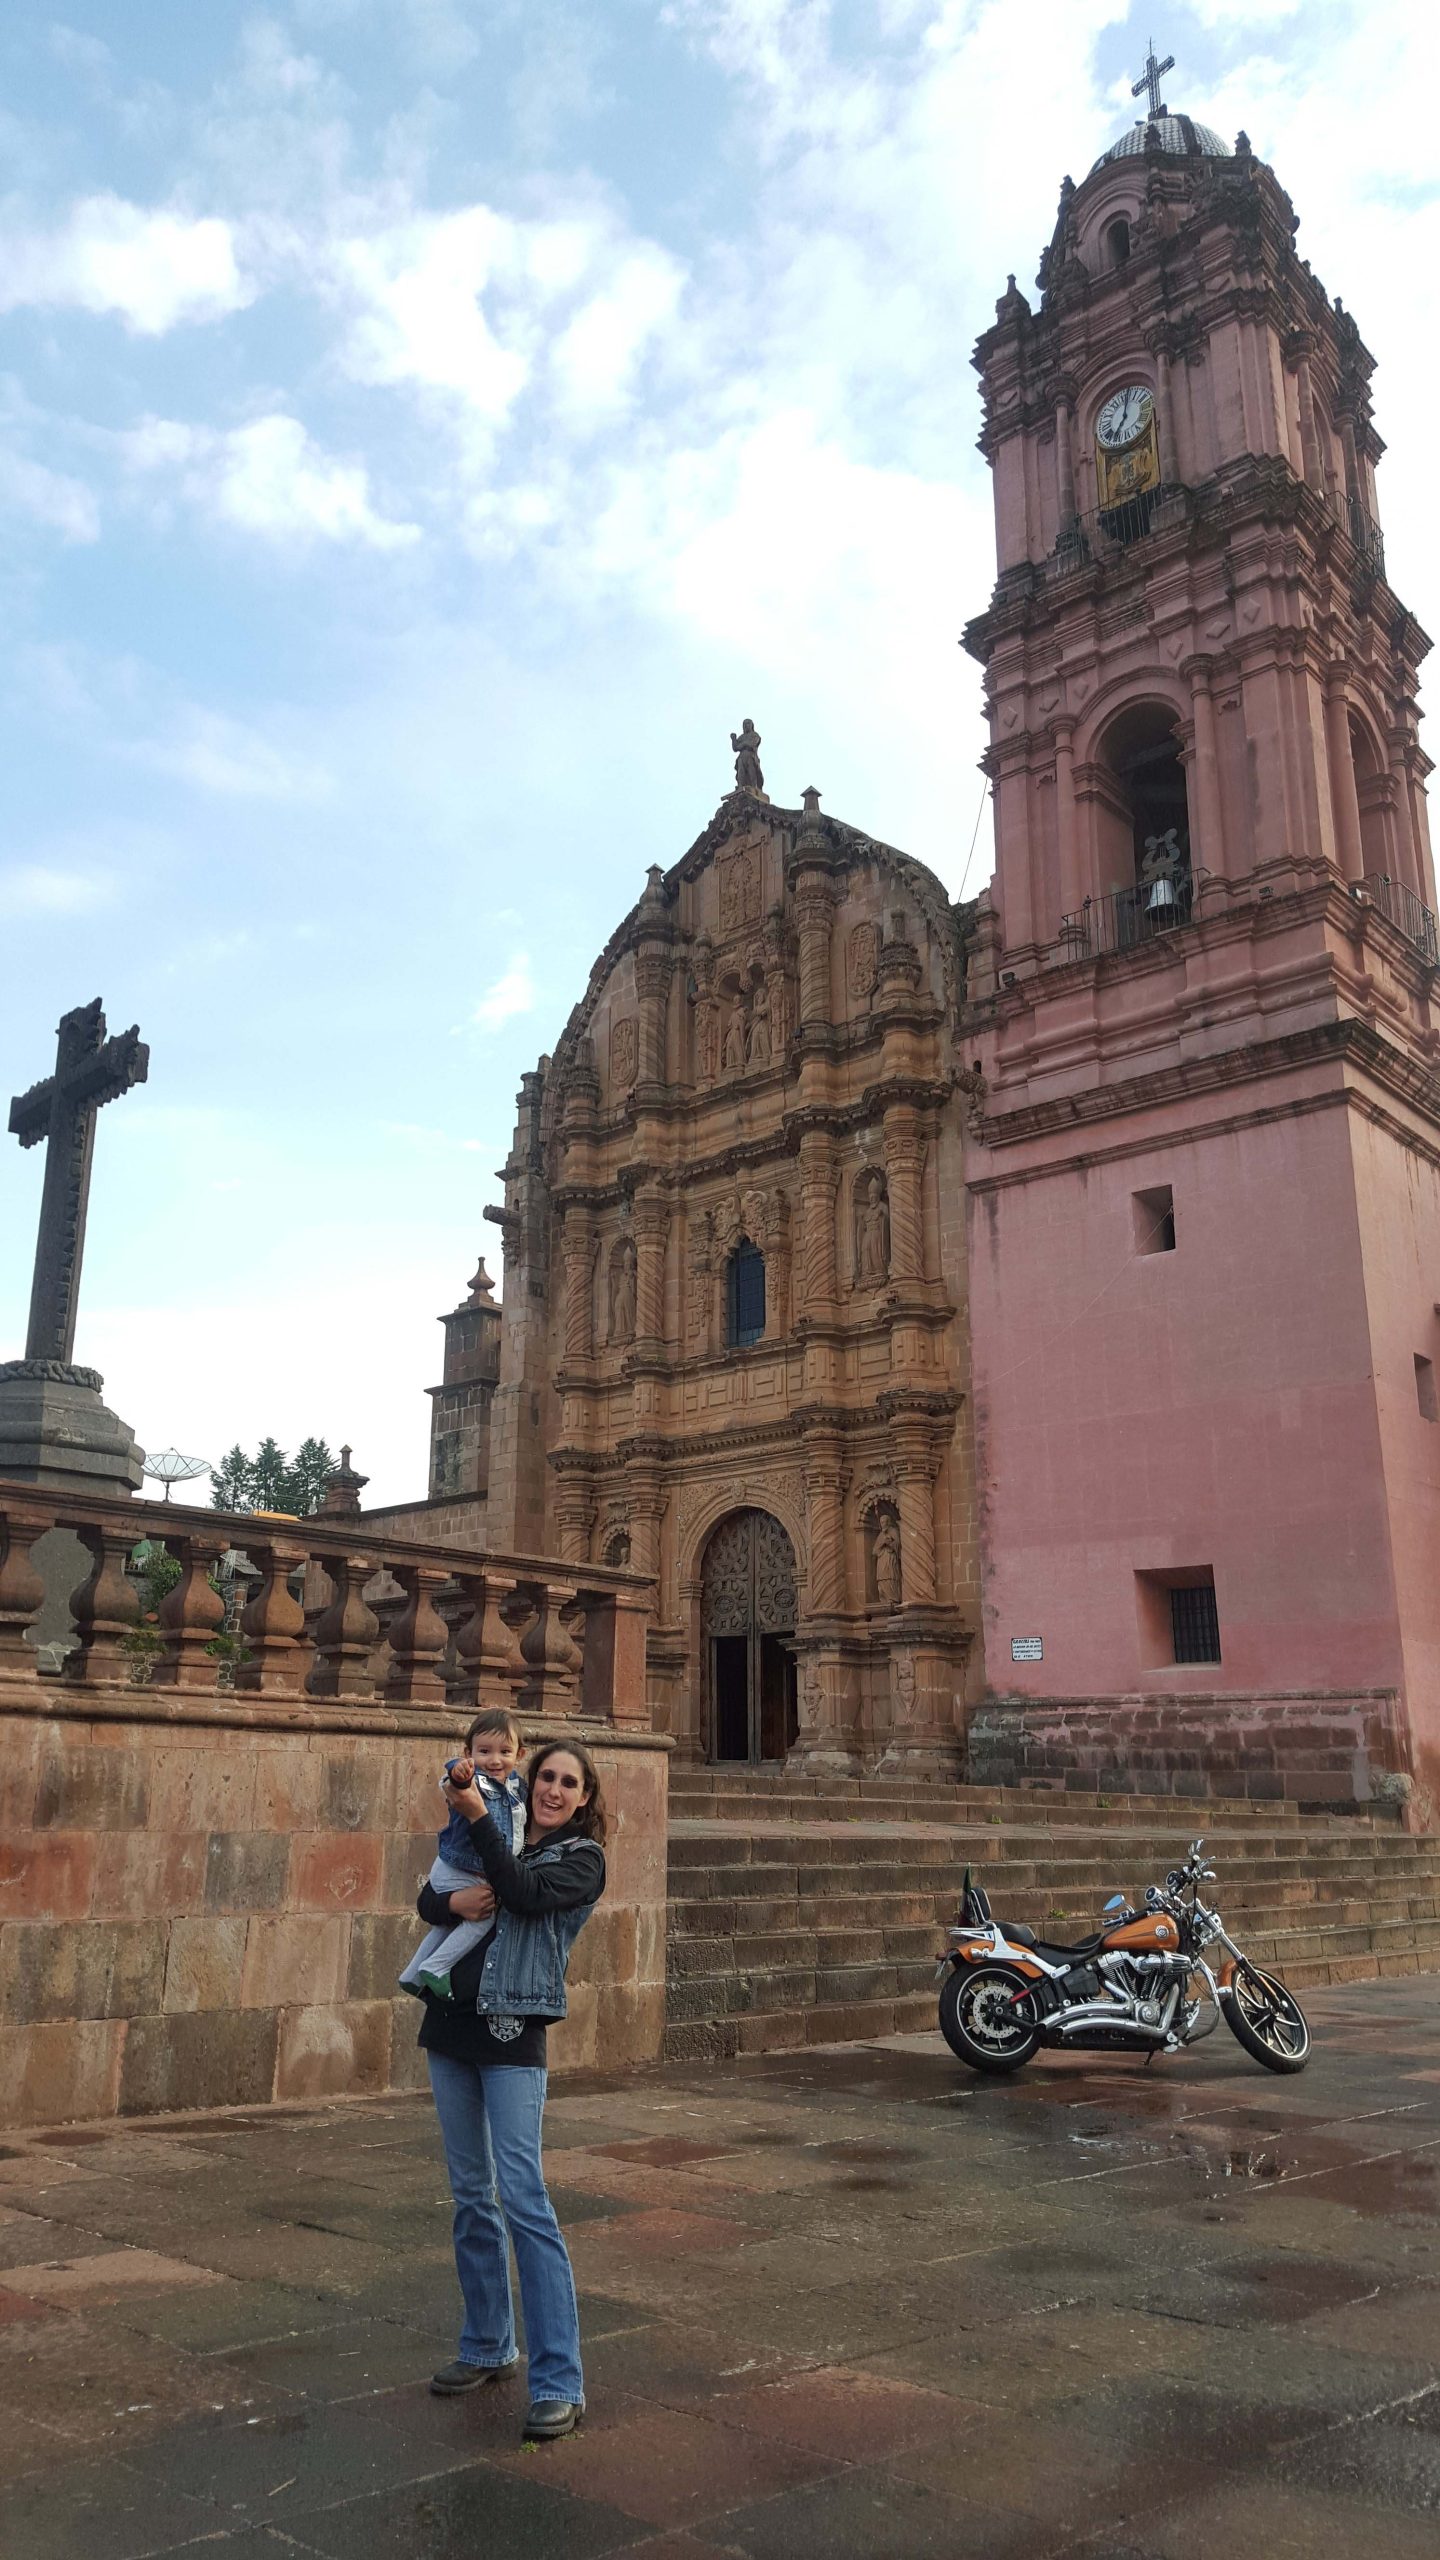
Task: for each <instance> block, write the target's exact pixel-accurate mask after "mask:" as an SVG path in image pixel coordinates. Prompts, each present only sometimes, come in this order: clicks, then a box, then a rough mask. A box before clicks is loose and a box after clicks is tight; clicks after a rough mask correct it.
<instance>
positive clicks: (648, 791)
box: [0, 0, 1440, 1502]
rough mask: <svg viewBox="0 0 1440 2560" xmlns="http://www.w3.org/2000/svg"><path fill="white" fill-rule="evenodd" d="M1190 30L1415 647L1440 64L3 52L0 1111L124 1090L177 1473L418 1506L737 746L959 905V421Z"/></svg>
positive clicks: (1177, 73)
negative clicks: (594, 1074)
mask: <svg viewBox="0 0 1440 2560" xmlns="http://www.w3.org/2000/svg"><path fill="white" fill-rule="evenodd" d="M1152 27H1153V28H1154V32H1155V36H1156V42H1157V48H1158V50H1159V51H1160V52H1161V53H1162V54H1163V53H1167V52H1168V53H1173V54H1174V55H1175V56H1176V57H1177V68H1176V69H1175V70H1174V71H1173V72H1171V73H1169V74H1167V76H1166V80H1165V84H1164V85H1165V91H1166V96H1167V101H1168V103H1169V105H1170V106H1171V107H1172V109H1183V110H1185V111H1187V112H1189V113H1191V114H1194V115H1197V116H1199V117H1200V118H1202V119H1203V120H1204V121H1206V122H1208V123H1211V124H1214V125H1216V126H1217V127H1218V128H1219V129H1220V131H1221V132H1223V133H1225V134H1226V135H1227V136H1233V134H1234V133H1235V132H1236V130H1237V128H1239V127H1240V126H1241V125H1243V126H1244V127H1245V128H1246V130H1247V131H1248V132H1249V134H1250V136H1251V139H1252V142H1253V143H1254V145H1255V148H1256V149H1257V151H1259V152H1260V153H1261V154H1262V156H1263V157H1265V158H1266V159H1268V160H1270V161H1271V162H1272V163H1273V164H1274V166H1275V167H1276V169H1277V170H1278V172H1279V175H1280V177H1281V179H1282V182H1283V183H1284V184H1285V185H1286V186H1287V187H1288V189H1289V191H1290V193H1291V195H1292V197H1293V199H1294V201H1295V205H1296V209H1297V211H1298V213H1299V214H1300V217H1301V234H1300V247H1301V250H1302V252H1303V254H1305V255H1306V256H1308V257H1309V258H1310V260H1311V262H1312V264H1313V266H1314V267H1315V270H1316V272H1317V274H1318V275H1319V276H1320V277H1321V279H1322V280H1323V282H1324V283H1325V284H1326V285H1327V287H1328V288H1329V290H1330V291H1331V292H1332V293H1338V294H1340V295H1341V296H1342V297H1343V299H1344V301H1345V302H1346V304H1347V305H1348V306H1349V308H1350V309H1351V310H1353V312H1354V313H1355V315H1356V317H1357V319H1358V321H1359V323H1360V327H1361V330H1362V333H1363V334H1364V336H1365V338H1366V340H1367V343H1368V344H1369V345H1370V347H1371V349H1372V350H1373V352H1374V353H1375V355H1376V357H1377V359H1378V362H1379V372H1378V377H1377V382H1376V411H1377V419H1378V424H1379V426H1380V430H1381V432H1382V434H1383V435H1384V436H1385V438H1386V439H1387V442H1388V444H1389V447H1390V453H1389V457H1388V459H1387V460H1386V462H1385V464H1384V466H1383V468H1382V471H1381V477H1380V488H1381V503H1382V513H1383V516H1384V520H1385V525H1386V533H1387V543H1388V556H1389V561H1390V569H1391V576H1392V580H1393V582H1394V583H1395V585H1396V586H1397V588H1398V589H1399V591H1400V593H1401V594H1402V596H1403V597H1404V598H1405V600H1406V602H1407V603H1408V604H1409V605H1410V606H1411V608H1412V609H1413V610H1414V611H1415V612H1416V614H1417V615H1418V616H1419V619H1420V620H1421V622H1422V623H1424V624H1425V625H1426V626H1427V627H1428V628H1430V629H1435V628H1437V619H1440V594H1437V592H1436V590H1437V586H1440V534H1437V531H1436V529H1435V528H1436V511H1435V509H1434V507H1433V504H1430V503H1427V501H1428V499H1429V492H1428V491H1427V490H1424V489H1423V488H1422V470H1423V468H1424V463H1425V461H1426V460H1427V459H1428V453H1427V448H1428V447H1429V445H1430V443H1431V441H1432V433H1431V421H1432V419H1433V405H1434V394H1435V359H1434V355H1433V351H1432V349H1433V336H1432V333H1431V331H1430V328H1429V321H1428V313H1427V310H1426V293H1427V290H1428V288H1427V287H1426V285H1425V281H1424V280H1425V279H1427V278H1433V277H1434V276H1435V275H1436V274H1437V272H1440V209H1437V208H1440V181H1437V175H1436V168H1435V156H1434V152H1433V131H1434V126H1433V118H1432V117H1430V116H1429V115H1427V114H1420V113H1414V112H1412V111H1411V106H1410V103H1409V102H1413V101H1415V100H1417V99H1426V98H1429V97H1431V96H1432V95H1433V93H1434V89H1435V85H1436V74H1437V67H1440V65H1437V46H1436V39H1435V37H1434V33H1433V24H1432V21H1431V18H1430V13H1429V11H1428V10H1425V9H1423V8H1422V7H1421V6H1420V5H1419V0H1403V4H1402V0H1364V5H1363V6H1362V5H1361V0H1304V5H1303V6H1302V5H1300V0H1190V5H1188V6H1179V5H1172V6H1171V7H1170V8H1169V9H1168V11H1166V12H1164V13H1162V14H1160V15H1158V16H1157V15H1156V13H1155V11H1154V10H1153V9H1152V8H1151V7H1150V6H1149V5H1148V0H1147V6H1146V8H1145V9H1144V10H1143V11H1142V10H1140V9H1139V8H1132V7H1127V6H1125V5H1123V0H1028V5H1026V6H1025V7H1024V8H1021V7H1019V6H1018V5H1016V0H272V5H270V6H268V7H252V6H249V5H246V0H70V5H68V6H66V7H65V8H64V10H63V13H62V14H59V15H57V14H54V13H52V11H51V10H50V9H49V8H47V7H44V6H35V5H32V0H8V5H7V7H6V9H5V11H4V13H3V20H0V671H3V681H0V770H3V774H4V783H5V788H4V790H3V794H0V1105H3V1103H4V1101H5V1099H6V1098H7V1097H8V1096H9V1095H10V1094H12V1093H16V1092H19V1091H20V1090H22V1089H23V1088H24V1087H25V1086H27V1085H29V1084H30V1083H32V1082H33V1081H34V1080H35V1079H36V1078H38V1077H39V1076H41V1075H43V1074H45V1073H46V1072H47V1070H48V1067H49V1065H50V1063H51V1060H52V1058H53V1053H54V1030H55V1025H56V1023H57V1021H58V1019H59V1016H60V1014H61V1013H62V1012H64V1011H66V1010H68V1009H69V1008H70V1007H72V1006H74V1005H77V1004H82V1003H85V1002H87V1001H88V1000H89V999H90V998H91V997H93V996H95V995H100V996H102V997H103V999H104V1001H105V1005H106V1009H107V1013H108V1017H109V1022H110V1027H111V1029H112V1030H118V1029H121V1028H123V1027H125V1026H126V1025H128V1024H129V1023H130V1022H132V1021H138V1022H139V1024H140V1028H141V1031H142V1034H143V1035H144V1036H145V1037H146V1038H147V1039H148V1040H149V1042H150V1045H151V1067H150V1078H149V1082H148V1084H147V1085H146V1086H145V1087H144V1088H143V1089H141V1090H139V1091H137V1092H135V1093H132V1094H131V1095H129V1096H128V1097H127V1098H126V1099H124V1100H123V1101H122V1102H119V1103H116V1104H115V1105H113V1106H111V1107H110V1108H109V1109H107V1110H106V1111H105V1112H104V1114H103V1115H102V1117H101V1121H100V1125H99V1130H98V1134H97V1144H96V1159H95V1178H94V1186H93V1191H92V1196H91V1216H90V1232H89V1239H88V1243H87V1248H86V1263H85V1274H84V1286H83V1290H82V1297H81V1308H80V1325H79V1334H78V1338H77V1345H76V1356H77V1358H79V1359H81V1360H83V1361H86V1362H89V1363H90V1364H92V1365H94V1366H96V1367H98V1368H99V1369H101V1370H102V1371H103V1372H104V1375H105V1379H106V1388H107V1396H108V1400H109V1401H110V1402H111V1403H112V1404H113V1405H114V1406H115V1408H116V1409H117V1410H118V1411H119V1412H120V1413H121V1414H123V1416H124V1417H125V1419H126V1420H127V1421H128V1422H130V1423H131V1425H132V1426H133V1428H134V1429H135V1431H136V1433H137V1435H138V1437H139V1438H140V1440H141V1442H142V1444H143V1445H145V1446H146V1447H147V1448H150V1449H158V1448H161V1447H165V1446H171V1445H175V1446H178V1447H179V1448H181V1449H182V1450H184V1451H186V1452H188V1453H193V1454H195V1455H197V1456H202V1457H206V1458H209V1459H212V1460H213V1459H217V1458H218V1457H219V1456H221V1455H222V1454H223V1452H224V1451H225V1450H226V1449H227V1448H228V1447H229V1446H230V1445H231V1444H232V1443H233V1442H234V1441H236V1440H239V1441H240V1442H241V1443H243V1444H245V1445H247V1446H253V1445H254V1443H255V1442H256V1441H257V1440H259V1439H260V1438H261V1437H262V1436H263V1435H265V1434H267V1433H270V1434H273V1435H274V1436H275V1437H276V1438H277V1439H278V1440H280V1441H281V1443H282V1444H283V1445H284V1446H286V1447H293V1446H294V1445H295V1443H296V1442H297V1441H298V1440H299V1439H301V1438H302V1437H304V1436H306V1435H307V1434H309V1433H316V1434H319V1435H322V1436H324V1437H325V1438H327V1439H328V1440H329V1441H330V1443H331V1445H332V1446H338V1444H339V1443H340V1442H341V1441H342V1440H346V1441H349V1442H351V1443H353V1445H354V1450H355V1462H356V1464H357V1465H358V1466H359V1467H361V1468H362V1469H364V1470H365V1471H366V1472H367V1473H368V1474H369V1476H370V1479H371V1483H370V1490H369V1493H368V1494H367V1497H366V1499H367V1501H371V1502H374V1501H394V1500H403V1499H406V1498H410V1497H414V1496H418V1495H420V1494H422V1493H423V1492H424V1490H425V1477H426V1449H427V1438H428V1417H429V1405H428V1402H427V1400H426V1397H425V1394H424V1390H425V1388H426V1387H427V1386H429V1385H432V1384H433V1383H434V1382H435V1381H436V1379H438V1377H439V1374H440V1355H441V1335H440V1332H439V1329H438V1326H437V1323H436V1318H437V1317H438V1316H439V1315H440V1314H441V1313H442V1312H443V1311H444V1310H445V1309H446V1308H448V1307H451V1306H453V1305H455V1304H456V1303H457V1302H458V1301H459V1300H460V1299H461V1298H462V1297H463V1296H464V1293H465V1284H466V1283H467V1281H468V1279H469V1276H470V1273H471V1271H472V1269H473V1267H474V1263H475V1259H476V1256H477V1253H478V1252H480V1251H481V1250H484V1251H486V1252H487V1253H488V1254H489V1258H490V1262H491V1266H492V1269H493V1270H494V1271H495V1272H496V1273H497V1275H498V1270H499V1256H498V1252H497V1251H496V1250H494V1247H495V1245H496V1244H497V1243H498V1238H497V1235H496V1231H495V1230H494V1229H493V1228H486V1227H485V1226H484V1224H483V1220H482V1211H483V1209H484V1207H485V1205H486V1203H487V1202H489V1201H492V1200H494V1199H496V1198H497V1197H498V1196H499V1186H498V1183H497V1181H496V1178H495V1168H496V1167H498V1166H499V1165H500V1164H501V1163H502V1161H503V1158H504V1155H505V1152H506V1148H507V1146H508V1143H509V1134H510V1129H511V1126H512V1122H513V1110H514V1096H515V1091H516V1087H517V1085H518V1081H519V1077H520V1074H521V1072H522V1071H523V1070H524V1069H526V1068H528V1067H530V1066H531V1065H533V1064H534V1062H535V1059H536V1057H537V1056H538V1055H539V1054H540V1053H541V1052H542V1051H548V1050H549V1049H551V1048H552V1047H553V1045H554V1042H555V1040H556V1038H557V1037H558V1034H559V1032H560V1030H561V1028H562V1027H563V1024H564V1022H565V1019H566V1016H567V1014H568V1012H569V1010H570V1007H571V1006H572V1004H573V1003H574V1002H575V1000H576V998H577V997H578V996H579V995H580V994H581V992H582V991H583V989H584V985H585V981H586V977H587V975H588V971H589V967H590V963H591V960H592V958H593V957H594V955H595V953H596V952H597V951H598V950H599V949H600V948H601V947H602V945H603V944H604V942H605V941H606V939H607V938H608V936H609V934H610V933H611V932H612V931H613V929H614V927H615V926H616V924H617V923H618V922H619V920H620V918H621V917H622V916H623V915H624V914H625V912H626V911H627V909H628V908H629V907H630V905H631V904H632V903H633V901H634V899H635V898H636V896H637V895H638V894H639V891H640V889H641V887H642V886H643V883H644V874H645V870H646V867H647V866H648V865H649V864H651V863H660V864H661V865H663V866H666V867H668V866H669V865H670V864H671V863H672V862H674V861H676V860H678V858H679V857H680V855H681V854H682V853H683V852H684V851H685V849H686V848H687V846H688V845H689V844H690V843H691V842H692V841H693V839H694V838H695V836H696V835H697V834H698V833H699V832H700V830H701V829H702V828H703V827H704V825H705V824H706V823H707V821H708V819H709V817H710V816H711V814H712V812H713V810H714V809H715V807H716V805H717V803H718V802H719V800H720V799H721V798H722V797H723V795H724V793H725V792H726V790H727V789H728V788H729V787H730V785H731V780H732V768H731V762H730V756H729V746H728V733H729V731H730V730H731V729H732V728H737V727H738V726H739V723H740V721H741V719H742V718H744V717H746V716H749V717H752V718H753V719H754V720H755V721H756V723H757V726H758V727H759V729H760V730H761V732H762V735H763V737H764V741H765V745H764V750H763V754H764V763H765V769H766V778H767V783H768V786H769V788H770V790H771V792H772V795H773V796H774V797H775V798H777V799H779V800H781V801H782V802H787V803H792V804H793V803H794V802H796V801H797V800H798V796H799V793H800V791H801V790H802V789H803V788H804V786H805V785H807V784H809V783H812V782H813V783H814V784H816V785H817V786H818V787H819V788H820V790H821V791H822V792H823V794H824V799H825V805H826V807H827V808H829V809H830V810H831V811H832V812H834V813H835V814H837V815H839V816H842V817H845V818H848V819H850V820H851V821H852V822H854V823H855V824H857V825H859V826H862V827H864V828H865V829H866V830H867V831H869V832H871V833H874V834H876V835H879V836H882V837H883V838H885V839H886V840H888V841H889V842H891V843H894V844H898V845H901V846H903V847H904V848H905V850H906V851H908V852H910V853H912V854H915V855H917V856H918V857H919V858H920V859H921V860H923V861H925V862H928V863H929V864H930V865H931V866H932V867H933V869H934V870H935V871H936V872H938V873H939V875H940V877H941V878H942V879H943V880H944V881H945V883H946V885H947V887H948V888H949V889H950V890H951V892H952V894H958V893H959V891H960V890H961V888H962V886H963V887H964V889H965V891H966V893H967V894H971V893H973V891H974V890H975V889H976V888H977V887H978V886H979V885H980V883H981V882H982V881H983V879H984V878H985V877H986V875H987V874H988V871H989V869H990V867H991V856H990V848H989V840H988V825H987V819H986V814H985V811H984V806H983V794H982V788H981V784H980V780H979V776H978V774H977V772H976V758H977V756H978V755H979V752H980V749H981V745H982V743H983V740H982V732H981V726H980V717H979V670H978V668H977V667H976V666H975V665H974V664H973V662H972V661H971V660H970V659H968V658H967V657H966V656H965V655H964V653H963V652H962V651H961V650H960V648H959V646H958V639H959V634H960V631H961V629H962V626H963V624H964V623H965V621H966V620H967V618H968V617H969V616H970V615H971V614H972V613H975V612H977V611H979V610H980V609H981V608H982V607H983V605H984V604H985V602H986V600H987V597H988V592H989V585H990V580H991V577H992V574H993V563H994V553H993V544H992V539H991V531H990V501H989V490H988V475H987V472H986V469H985V466H984V464H983V462H982V460H981V458H980V456H979V454H978V453H977V452H976V450H975V437H976V433H977V431H978V427H979V406H978V387H977V384H976V380H975V376H974V373H973V371H972V368H971V363H970V355H971V350H972V347H973V344H974V341H975V339H976V337H977V335H978V334H979V332H980V331H981V330H982V329H983V328H984V327H986V326H987V325H988V323H989V321H990V319H991V318H992V316H993V310H994V303H995V299H996V296H997V295H998V294H999V293H1000V292H1002V291H1003V290H1004V286H1005V278H1006V274H1007V272H1008V271H1009V270H1011V269H1014V270H1015V271H1016V273H1017V274H1018V276H1019V279H1020V282H1021V284H1022V286H1025V287H1027V288H1029V287H1030V286H1031V283H1032V279H1033V276H1034V271H1035V265H1036V261H1037V259H1038V255H1039V252H1040V250H1041V248H1042V246H1043V244H1044V242H1045V240H1046V239H1047V238H1048V236H1049V233H1050V230H1051V227H1052V224H1053V220H1054V210H1055V200H1056V196H1057V193H1058V188H1059V183H1060V179H1061V177H1062V175H1063V174H1064V173H1065V172H1067V171H1069V172H1071V173H1072V174H1073V175H1074V176H1075V177H1076V178H1077V179H1078V178H1080V177H1081V176H1083V174H1084V172H1085V170H1086V169H1087V168H1088V167H1089V165H1090V163H1091V161H1092V160H1093V159H1094V158H1095V157H1096V156H1097V155H1098V153H1099V152H1100V151H1101V150H1103V149H1104V148H1105V146H1106V145H1107V143H1109V142H1110V141H1111V140H1113V139H1114V138H1115V137H1116V136H1117V135H1118V134H1119V133H1120V132H1122V131H1123V130H1124V129H1125V127H1126V126H1127V125H1128V124H1129V123H1131V122H1132V121H1133V118H1134V115H1135V112H1136V110H1135V107H1134V105H1133V103H1132V101H1131V96H1130V83H1131V81H1132V80H1133V79H1134V78H1135V76H1136V75H1137V73H1138V72H1139V70H1140V67H1141V64H1142V63H1143V60H1144V56H1145V51H1146V43H1147V39H1148V36H1149V33H1150V31H1151V28H1152ZM972 848H973V850H972ZM967 866H968V868H967ZM0 1117H3V1111H0ZM41 1172H42V1163H41V1154H40V1151H39V1150H34V1151H28V1152H24V1153H22V1152H21V1150H20V1149H19V1147H18V1146H17V1145H16V1144H15V1142H14V1141H13V1140H10V1139H7V1138H4V1137H3V1133H0V1356H6V1355H9V1354H12V1353H18V1352H19V1351H21V1350H22V1349H23V1345H24V1331H25V1318H26V1308H27V1305H28V1296H29V1282H30V1264H31V1258H32V1255H33V1249H34V1223H35V1215H36V1211H37V1209H38V1203H39V1194H40V1180H41ZM202 1490H203V1489H202Z"/></svg>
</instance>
